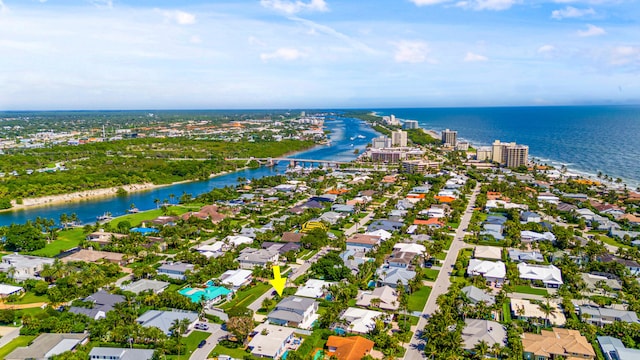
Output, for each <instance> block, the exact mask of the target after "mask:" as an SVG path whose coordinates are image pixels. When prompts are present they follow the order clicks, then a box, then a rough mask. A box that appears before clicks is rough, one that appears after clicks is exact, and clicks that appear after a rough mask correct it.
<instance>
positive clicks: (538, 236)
mask: <svg viewBox="0 0 640 360" xmlns="http://www.w3.org/2000/svg"><path fill="white" fill-rule="evenodd" d="M520 241H521V242H523V243H531V242H533V241H556V236H555V235H553V233H552V232H550V231H546V232H544V233H538V232H535V231H528V230H523V231H521V232H520Z"/></svg>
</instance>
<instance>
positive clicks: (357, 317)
mask: <svg viewBox="0 0 640 360" xmlns="http://www.w3.org/2000/svg"><path fill="white" fill-rule="evenodd" d="M377 318H385V315H384V313H381V312H379V311H373V310H366V309H360V308H355V307H350V308H347V309H346V310H345V311H344V312H343V313H342V315H340V319H341V320H342V322H343V323H344V328H342V327H341V328H342V330H343V331H346V332H350V333H356V334H368V333H369V332H370V331H371V330H372V329H373V328H374V327H375V324H376V319H377Z"/></svg>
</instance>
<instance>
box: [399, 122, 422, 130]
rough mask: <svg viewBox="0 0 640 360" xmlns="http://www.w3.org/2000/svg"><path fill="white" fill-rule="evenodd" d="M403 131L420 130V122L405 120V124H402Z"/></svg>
mask: <svg viewBox="0 0 640 360" xmlns="http://www.w3.org/2000/svg"><path fill="white" fill-rule="evenodd" d="M402 128H403V129H419V128H420V125H418V121H416V120H405V121H404V124H402Z"/></svg>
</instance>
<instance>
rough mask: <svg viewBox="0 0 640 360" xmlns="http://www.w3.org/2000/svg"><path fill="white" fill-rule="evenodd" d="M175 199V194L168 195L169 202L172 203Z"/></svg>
mask: <svg viewBox="0 0 640 360" xmlns="http://www.w3.org/2000/svg"><path fill="white" fill-rule="evenodd" d="M175 198H176V194H173V193H171V194H169V200H171V202H173V200H175Z"/></svg>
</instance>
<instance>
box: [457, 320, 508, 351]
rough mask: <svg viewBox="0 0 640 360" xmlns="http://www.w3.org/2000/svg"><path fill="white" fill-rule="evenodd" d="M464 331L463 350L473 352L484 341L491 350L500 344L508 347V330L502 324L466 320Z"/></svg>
mask: <svg viewBox="0 0 640 360" xmlns="http://www.w3.org/2000/svg"><path fill="white" fill-rule="evenodd" d="M464 324H465V326H464V329H462V348H463V349H465V350H467V351H473V349H474V347H475V346H476V344H478V343H479V342H481V341H484V342H485V343H486V344H487V345H488V347H489V349H490V348H491V347H493V346H494V344H498V345H500V346H501V347H504V346H507V329H505V327H504V326H502V325H501V324H500V323H497V322H495V321H488V320H478V319H465V320H464Z"/></svg>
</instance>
